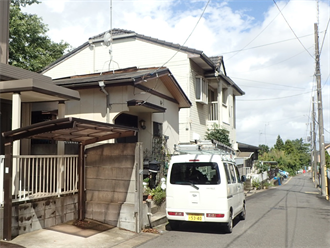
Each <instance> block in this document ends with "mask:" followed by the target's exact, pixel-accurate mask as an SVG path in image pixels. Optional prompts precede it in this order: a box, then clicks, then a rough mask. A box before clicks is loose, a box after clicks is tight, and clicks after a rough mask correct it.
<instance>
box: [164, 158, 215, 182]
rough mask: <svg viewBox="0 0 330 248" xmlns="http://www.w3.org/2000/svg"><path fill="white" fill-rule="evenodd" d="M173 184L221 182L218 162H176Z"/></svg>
mask: <svg viewBox="0 0 330 248" xmlns="http://www.w3.org/2000/svg"><path fill="white" fill-rule="evenodd" d="M170 183H171V184H190V183H193V184H220V173H219V169H218V165H217V163H175V164H173V166H172V171H171V180H170Z"/></svg>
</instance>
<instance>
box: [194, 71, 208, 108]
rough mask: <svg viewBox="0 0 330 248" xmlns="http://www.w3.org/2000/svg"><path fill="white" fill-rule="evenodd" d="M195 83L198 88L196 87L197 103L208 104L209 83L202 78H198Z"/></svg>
mask: <svg viewBox="0 0 330 248" xmlns="http://www.w3.org/2000/svg"><path fill="white" fill-rule="evenodd" d="M195 82H196V87H195V91H196V94H195V97H196V102H199V103H203V104H207V99H208V83H207V81H206V79H205V78H203V77H201V76H196V77H195Z"/></svg>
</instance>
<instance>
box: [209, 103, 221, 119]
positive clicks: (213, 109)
mask: <svg viewBox="0 0 330 248" xmlns="http://www.w3.org/2000/svg"><path fill="white" fill-rule="evenodd" d="M217 120H219V114H218V102H209V121H217Z"/></svg>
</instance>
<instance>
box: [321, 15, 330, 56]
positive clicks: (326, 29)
mask: <svg viewBox="0 0 330 248" xmlns="http://www.w3.org/2000/svg"><path fill="white" fill-rule="evenodd" d="M329 22H330V18H329V19H328V23H327V27H326V28H325V33H324V36H323V39H322V45H321V49H320V56H321V53H322V48H323V45H324V41H325V37H326V36H327V31H328V27H329Z"/></svg>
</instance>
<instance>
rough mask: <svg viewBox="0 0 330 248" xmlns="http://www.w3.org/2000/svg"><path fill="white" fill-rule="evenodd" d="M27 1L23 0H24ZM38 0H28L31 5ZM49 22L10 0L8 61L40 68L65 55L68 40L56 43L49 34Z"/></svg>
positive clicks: (35, 68)
mask: <svg viewBox="0 0 330 248" xmlns="http://www.w3.org/2000/svg"><path fill="white" fill-rule="evenodd" d="M23 2H24V1H23ZM33 3H39V2H38V1H37V0H30V1H26V4H28V5H31V4H33ZM47 31H48V28H47V25H45V24H43V23H42V19H41V18H39V17H38V16H37V15H31V14H26V13H23V12H22V10H21V7H20V5H19V4H17V1H11V5H10V20H9V64H11V65H13V66H17V67H20V68H23V69H26V70H30V71H35V72H37V71H39V70H41V69H42V68H44V67H45V66H47V65H49V64H50V63H52V62H54V61H55V60H57V59H58V58H60V57H62V56H63V54H64V52H65V51H66V50H67V49H68V48H69V44H68V43H65V42H63V41H61V42H60V43H56V42H53V41H51V40H50V38H49V37H48V36H47V35H46V32H47Z"/></svg>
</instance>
